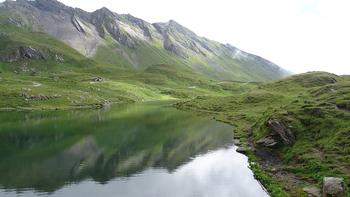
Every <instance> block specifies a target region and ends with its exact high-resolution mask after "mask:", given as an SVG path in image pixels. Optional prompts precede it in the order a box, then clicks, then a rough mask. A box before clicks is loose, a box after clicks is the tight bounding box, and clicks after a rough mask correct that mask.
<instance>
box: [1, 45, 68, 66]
mask: <svg viewBox="0 0 350 197" xmlns="http://www.w3.org/2000/svg"><path fill="white" fill-rule="evenodd" d="M48 59H53V60H55V61H57V62H60V63H63V62H64V57H63V55H61V54H58V53H53V52H51V51H49V50H42V49H37V48H34V47H31V46H20V47H18V48H15V49H12V50H9V51H7V52H6V53H4V54H0V61H3V62H16V61H20V60H48Z"/></svg>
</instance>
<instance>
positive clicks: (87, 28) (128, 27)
mask: <svg viewBox="0 0 350 197" xmlns="http://www.w3.org/2000/svg"><path fill="white" fill-rule="evenodd" d="M0 13H1V15H2V16H6V17H3V18H2V20H1V21H0V22H1V24H11V25H15V26H17V27H22V28H23V27H25V28H30V29H31V30H32V31H43V32H45V33H47V34H49V35H51V36H53V37H55V38H57V39H58V40H61V41H63V42H64V43H66V44H68V45H69V46H71V47H72V48H74V49H76V50H77V51H79V52H80V53H81V54H83V55H85V56H86V57H89V58H94V57H95V56H97V54H98V52H99V50H100V49H101V48H103V47H105V48H108V49H109V51H110V52H109V53H111V54H110V55H111V56H113V54H112V53H119V56H120V58H122V59H125V60H126V61H125V62H127V64H130V65H131V66H130V65H129V66H126V67H131V68H141V69H142V68H145V67H148V66H150V65H144V64H145V63H144V62H147V61H145V60H144V59H142V58H140V55H138V53H137V51H140V50H143V49H142V47H143V46H147V47H148V48H150V49H151V50H155V51H160V52H159V53H161V55H156V57H154V56H155V55H153V56H152V55H149V57H147V55H148V54H146V55H145V56H146V57H147V58H149V59H151V61H150V63H149V64H159V63H167V62H165V61H164V60H163V59H173V60H176V61H180V62H181V63H182V64H185V65H186V66H188V67H191V68H192V69H193V70H195V71H196V72H198V73H200V74H203V75H206V76H209V77H211V78H215V79H222V80H250V81H251V80H253V79H256V80H258V81H259V80H264V79H276V78H281V77H283V76H286V75H288V72H287V71H285V70H283V69H282V68H280V67H278V66H277V65H276V64H274V63H272V62H270V61H268V60H266V59H263V58H261V57H259V56H256V55H252V54H249V53H247V52H244V51H241V50H239V49H238V48H236V47H233V46H232V45H229V44H221V43H219V42H215V41H211V40H209V39H207V38H203V37H200V36H197V35H196V34H195V33H194V32H192V31H191V30H189V29H187V28H186V27H183V26H182V25H180V24H178V23H177V22H175V21H173V20H170V21H169V22H165V23H153V24H151V23H148V22H146V21H144V20H142V19H139V18H136V17H134V16H132V15H130V14H117V13H115V12H112V11H110V10H109V9H107V8H101V9H98V10H96V11H94V12H91V13H90V12H86V11H84V10H81V9H79V8H71V7H68V6H66V5H64V4H62V3H60V2H59V1H56V0H17V1H10V0H8V1H5V2H3V3H2V4H1V7H0ZM164 50H165V51H164ZM135 51H136V52H135ZM142 53H148V52H142ZM157 56H162V58H163V59H160V58H159V57H157ZM116 62H117V60H113V61H111V62H110V63H111V64H115V63H116Z"/></svg>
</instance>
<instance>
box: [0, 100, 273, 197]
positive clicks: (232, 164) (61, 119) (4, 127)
mask: <svg viewBox="0 0 350 197" xmlns="http://www.w3.org/2000/svg"><path fill="white" fill-rule="evenodd" d="M0 121H1V124H0V197H13V196H24V197H29V196H30V197H32V196H50V197H51V196H52V197H90V196H91V197H95V196H96V197H100V196H101V197H266V196H268V195H267V193H266V192H265V191H264V189H263V188H262V187H261V185H260V184H259V182H258V181H256V180H255V179H254V176H253V173H252V172H251V170H250V169H249V168H248V159H247V157H246V156H244V155H242V154H239V153H237V152H236V147H235V146H234V145H233V140H232V139H233V132H232V130H233V129H232V127H231V126H229V125H227V124H224V123H220V122H216V121H214V120H210V119H207V118H202V117H197V116H195V115H193V114H191V113H188V112H181V111H178V110H176V109H173V108H171V107H168V106H167V105H166V104H159V103H156V104H155V103H153V104H152V103H149V104H131V105H122V106H115V107H113V108H111V109H109V110H86V111H84V110H83V111H56V112H30V113H29V112H1V113H0Z"/></svg>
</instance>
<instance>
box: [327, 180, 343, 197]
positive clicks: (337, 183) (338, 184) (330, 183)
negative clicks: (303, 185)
mask: <svg viewBox="0 0 350 197" xmlns="http://www.w3.org/2000/svg"><path fill="white" fill-rule="evenodd" d="M322 197H345V191H344V180H343V178H336V177H325V178H324V179H323V194H322Z"/></svg>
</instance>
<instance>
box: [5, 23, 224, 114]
mask: <svg viewBox="0 0 350 197" xmlns="http://www.w3.org/2000/svg"><path fill="white" fill-rule="evenodd" d="M0 33H1V35H0V36H1V39H0V44H1V49H0V56H1V57H5V58H8V57H11V58H15V60H14V61H12V60H11V58H9V59H10V60H8V61H2V62H0V98H1V99H0V108H2V109H13V108H17V109H25V108H35V109H56V108H58V109H61V108H82V107H83V108H85V107H101V106H102V105H104V104H106V103H107V104H108V103H121V102H138V101H151V100H169V99H177V98H189V97H194V96H197V95H203V94H204V95H214V94H219V95H224V94H227V93H226V91H225V90H223V89H222V88H221V87H220V86H217V85H215V82H214V81H211V80H208V79H207V78H205V77H204V76H200V75H198V74H195V73H194V72H193V71H192V70H191V69H190V68H188V67H186V66H182V67H176V68H175V67H174V66H173V65H169V64H158V65H151V66H148V69H146V70H139V71H130V70H124V69H121V68H119V67H118V66H116V65H114V62H111V63H110V64H108V63H106V62H103V61H101V62H100V61H97V60H91V59H87V58H85V57H84V56H82V55H80V54H79V53H78V52H77V51H75V50H74V49H72V48H70V47H69V46H67V45H65V44H64V43H62V42H60V41H57V40H56V39H54V38H52V37H50V36H48V35H47V34H44V33H39V32H32V31H29V30H24V29H21V28H16V27H13V26H2V28H1V31H0ZM23 48H26V49H28V50H30V51H32V52H33V51H34V55H38V54H39V56H40V57H41V55H43V56H45V57H46V56H47V57H46V59H40V58H37V59H35V58H34V59H33V58H29V57H26V56H23V57H22V56H20V57H19V55H18V54H21V53H22V52H21V50H22V49H23ZM145 50H146V49H145ZM35 53H38V54H35ZM56 56H59V57H62V59H63V60H62V61H58V60H57V59H55V58H56ZM140 57H142V56H140ZM16 58H17V59H16ZM118 59H119V58H116V60H115V61H117V60H118ZM150 59H152V57H151V58H150ZM156 60H157V59H156ZM140 62H144V63H145V64H146V63H147V64H152V63H153V62H147V61H145V59H141V60H140ZM155 62H156V61H155ZM168 63H171V62H168ZM121 64H122V62H121ZM173 64H176V62H173Z"/></svg>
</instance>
